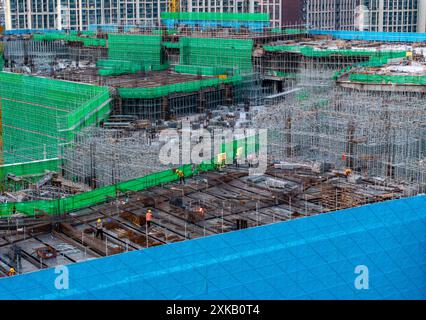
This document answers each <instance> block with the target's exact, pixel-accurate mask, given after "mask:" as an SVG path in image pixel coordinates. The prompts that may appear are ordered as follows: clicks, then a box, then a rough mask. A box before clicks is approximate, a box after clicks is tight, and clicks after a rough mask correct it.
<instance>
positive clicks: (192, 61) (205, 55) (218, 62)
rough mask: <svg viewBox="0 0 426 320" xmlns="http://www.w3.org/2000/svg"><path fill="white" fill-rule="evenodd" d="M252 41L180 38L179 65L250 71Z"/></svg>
mask: <svg viewBox="0 0 426 320" xmlns="http://www.w3.org/2000/svg"><path fill="white" fill-rule="evenodd" d="M252 50H253V40H240V39H221V38H181V39H180V64H181V65H192V66H203V67H206V66H207V67H217V66H220V67H224V68H230V69H238V70H240V71H241V72H242V73H247V72H251V71H252Z"/></svg>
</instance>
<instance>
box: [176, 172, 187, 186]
mask: <svg viewBox="0 0 426 320" xmlns="http://www.w3.org/2000/svg"><path fill="white" fill-rule="evenodd" d="M175 172H176V174H177V175H178V177H179V182H180V183H181V184H185V174H184V173H183V171H182V170H179V169H176V171H175Z"/></svg>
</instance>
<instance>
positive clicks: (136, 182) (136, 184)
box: [0, 136, 259, 216]
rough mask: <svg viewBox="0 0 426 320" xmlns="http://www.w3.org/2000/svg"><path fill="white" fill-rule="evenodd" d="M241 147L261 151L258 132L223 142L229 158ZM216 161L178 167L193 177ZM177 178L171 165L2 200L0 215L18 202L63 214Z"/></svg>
mask: <svg viewBox="0 0 426 320" xmlns="http://www.w3.org/2000/svg"><path fill="white" fill-rule="evenodd" d="M239 147H242V148H243V154H244V155H247V153H248V152H251V151H258V150H259V144H258V141H257V138H256V136H252V137H247V138H246V139H241V140H234V141H232V142H229V143H227V144H223V145H222V146H221V152H225V153H226V154H227V159H233V158H234V157H235V156H236V153H237V149H238V148H239ZM216 163H217V157H214V158H213V159H211V160H210V161H206V162H203V163H202V164H200V165H197V166H194V165H192V164H186V165H183V166H180V167H179V169H181V170H183V172H184V174H185V176H187V177H190V176H192V175H194V174H197V173H200V172H204V171H210V170H215V169H216ZM175 180H178V176H177V174H176V173H175V172H174V171H173V170H172V169H168V170H164V171H161V172H157V173H153V174H150V175H147V176H144V177H141V178H137V179H132V180H130V181H125V182H121V183H118V184H115V185H111V186H107V187H103V188H99V189H95V190H92V191H89V192H84V193H80V194H78V195H75V196H70V197H67V198H62V199H58V200H39V201H29V202H16V203H2V204H0V216H8V215H10V214H11V213H12V208H13V207H14V206H16V209H17V211H18V212H20V213H24V214H26V215H36V214H37V213H39V212H44V213H47V214H61V213H64V212H69V211H73V210H77V209H81V208H85V207H88V206H91V205H95V204H97V203H101V202H105V201H107V200H108V199H110V198H111V197H115V196H116V194H117V191H121V192H127V191H140V190H144V189H146V188H150V187H153V186H157V185H161V184H163V183H168V182H171V181H175Z"/></svg>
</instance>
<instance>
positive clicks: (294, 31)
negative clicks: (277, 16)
mask: <svg viewBox="0 0 426 320" xmlns="http://www.w3.org/2000/svg"><path fill="white" fill-rule="evenodd" d="M271 32H272V33H282V34H300V33H307V31H306V30H304V29H291V28H286V29H280V28H273V29H271Z"/></svg>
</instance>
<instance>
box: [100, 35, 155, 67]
mask: <svg viewBox="0 0 426 320" xmlns="http://www.w3.org/2000/svg"><path fill="white" fill-rule="evenodd" d="M108 58H109V59H111V60H124V61H132V62H135V63H140V64H152V65H160V64H161V36H157V35H131V34H109V35H108Z"/></svg>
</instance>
